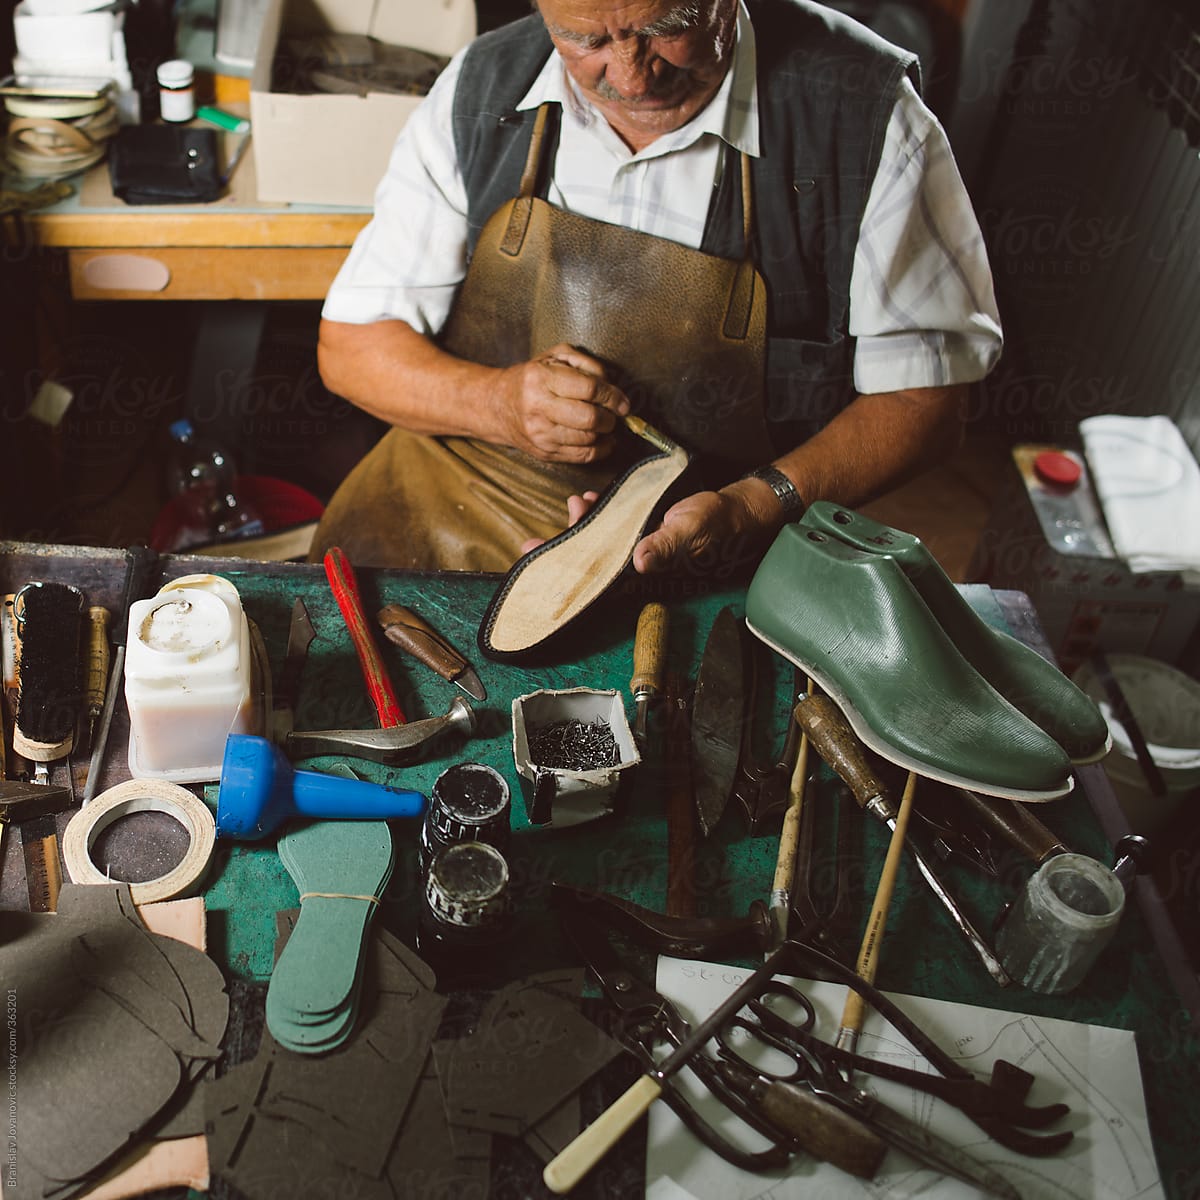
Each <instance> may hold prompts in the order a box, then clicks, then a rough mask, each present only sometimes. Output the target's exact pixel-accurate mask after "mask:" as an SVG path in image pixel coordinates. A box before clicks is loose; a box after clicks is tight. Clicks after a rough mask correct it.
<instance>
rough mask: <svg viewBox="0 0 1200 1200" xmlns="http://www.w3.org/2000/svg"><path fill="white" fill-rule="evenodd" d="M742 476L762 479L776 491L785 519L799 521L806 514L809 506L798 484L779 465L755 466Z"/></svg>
mask: <svg viewBox="0 0 1200 1200" xmlns="http://www.w3.org/2000/svg"><path fill="white" fill-rule="evenodd" d="M742 478H743V479H761V480H762V481H763V483H765V484H766V485H767V486H768V487H769V488H770V489H771V491H773V492H774V493H775V498H776V499H777V500H778V501H779V503H780V506H781V507H782V508H783V519H784V520H785V521H798V520H799V519H800V518H801V517H802V516H803V515H804V510H805V509H806V508H807V507H808V505H807V504H805V502H804V497H803V496H801V495H800V493H799V492H798V491H797V490H796V485H795V484H794V483H793V482H792V481H791V480H790V479H789V478H788V477H787V476H786V475H785V474H784V473H783V472H782V471H781V470H780V469H779V468H778V467H772V466H765V467H755V468H754V470H753V471H747V472H746V474H745V475H743V476H742Z"/></svg>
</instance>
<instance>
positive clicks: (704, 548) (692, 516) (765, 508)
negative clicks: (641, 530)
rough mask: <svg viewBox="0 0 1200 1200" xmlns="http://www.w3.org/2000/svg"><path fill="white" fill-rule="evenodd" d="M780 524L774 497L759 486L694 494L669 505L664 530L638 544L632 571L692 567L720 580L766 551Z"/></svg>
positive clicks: (741, 484) (744, 485) (742, 483)
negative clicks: (723, 573) (719, 576)
mask: <svg viewBox="0 0 1200 1200" xmlns="http://www.w3.org/2000/svg"><path fill="white" fill-rule="evenodd" d="M781 523H782V518H781V512H780V509H779V502H778V501H777V500H776V499H775V496H774V493H773V492H771V490H770V488H768V487H766V485H765V484H763V485H761V486H760V483H759V481H757V480H754V481H751V480H738V481H737V482H736V483H731V484H729V485H728V486H727V487H724V488H722V489H721V490H720V491H719V492H696V493H695V494H694V495H691V496H686V497H684V499H682V500H680V501H679V502H678V503H676V504H673V505H671V507H670V508H669V509H667V511H666V514H665V515H664V516H663V520H662V524H661V525H660V526H659V527H658V528H657V529H655V530H653V531H652V532H651V533H648V534H646V536H645V537H644V538H642V540H641V541H640V542H638V544H637V545H636V546H635V547H634V550H633V568H634V570H635V571H638V572H639V573H640V574H643V575H649V574H653V573H654V572H657V571H669V570H672V569H676V570H677V569H681V568H684V567H688V566H693V567H695V568H696V569H698V570H700V571H702V572H704V573H705V574H708V573H714V574H721V573H722V572H724V571H728V570H733V569H736V568H737V567H738V566H739V565H742V564H745V563H746V562H747V561H749V559H750V557H751V556H754V555H758V554H761V553H762V552H763V551H764V550H766V548H767V546H768V545H769V544H770V540H771V538H772V537H774V535H775V534H776V533H777V532H778V531H779V527H780V525H781Z"/></svg>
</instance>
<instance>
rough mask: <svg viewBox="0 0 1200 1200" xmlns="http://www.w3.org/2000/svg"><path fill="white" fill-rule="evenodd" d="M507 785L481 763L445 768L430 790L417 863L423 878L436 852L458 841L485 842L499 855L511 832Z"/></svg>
mask: <svg viewBox="0 0 1200 1200" xmlns="http://www.w3.org/2000/svg"><path fill="white" fill-rule="evenodd" d="M511 807H512V805H511V800H510V796H509V788H508V783H507V781H506V780H505V778H504V776H503V775H501V774H500V772H499V771H495V770H493V769H492V768H491V767H489V766H485V765H484V764H483V763H475V762H468V763H457V764H455V765H454V766H452V767H447V768H446V770H444V771H443V772H442V773H441V774H440V775H439V776H438V777H437V779H436V780H434V784H433V787H432V788H431V789H430V795H429V808H428V809H427V810H426V813H425V820H424V822H423V824H422V826H421V837H420V843H419V847H418V862H419V865H420V868H421V874H422V875H425V874H426V873H427V872H428V870H429V868H430V864H431V863H432V862H433V859H434V857H435V856H436V855H437V853H438V851H440V850H442V849H444V848H445V847H447V846H452V845H454V844H456V843H458V842H485V843H487V844H488V845H491V846H495V847H496V849H497V850H499V851H500V852H501V853H502V854H503V853H504V852H506V851H507V850H508V843H509V835H510V833H511V826H510V811H511Z"/></svg>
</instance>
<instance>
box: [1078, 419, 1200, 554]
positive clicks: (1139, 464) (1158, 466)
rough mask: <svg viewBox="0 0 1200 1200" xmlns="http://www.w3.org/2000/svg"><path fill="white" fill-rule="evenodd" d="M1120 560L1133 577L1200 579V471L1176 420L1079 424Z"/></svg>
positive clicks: (1087, 420)
mask: <svg viewBox="0 0 1200 1200" xmlns="http://www.w3.org/2000/svg"><path fill="white" fill-rule="evenodd" d="M1079 433H1080V436H1081V437H1082V439H1083V449H1084V453H1085V454H1086V455H1087V460H1088V467H1089V469H1090V471H1091V474H1092V483H1093V485H1094V486H1095V489H1096V495H1097V496H1098V497H1099V498H1100V507H1101V509H1102V510H1103V511H1104V520H1105V522H1106V523H1107V524H1108V531H1109V533H1110V534H1111V535H1112V541H1113V547H1114V549H1115V550H1116V552H1117V555H1118V557H1120V558H1121V559H1123V560H1124V562H1125V563H1126V565H1127V566H1128V567H1129V569H1130V570H1131V571H1133V572H1134V573H1140V572H1143V571H1184V572H1189V573H1190V572H1200V465H1197V463H1196V458H1195V455H1193V454H1192V452H1191V450H1190V449H1189V448H1188V444H1187V442H1185V441H1184V439H1183V434H1182V433H1180V432H1179V428H1178V426H1176V424H1175V422H1174V421H1172V420H1171V418H1170V417H1163V416H1157V417H1126V416H1117V415H1104V416H1098V417H1087V418H1085V419H1084V420H1082V421H1080V422H1079Z"/></svg>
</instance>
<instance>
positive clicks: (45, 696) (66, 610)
mask: <svg viewBox="0 0 1200 1200" xmlns="http://www.w3.org/2000/svg"><path fill="white" fill-rule="evenodd" d="M19 604H20V612H19V614H18V617H19V621H20V626H19V630H20V639H21V670H20V676H19V687H18V691H17V722H16V724H17V728H16V731H15V734H14V742H15V741H17V740H19V741H20V742H21V743H23V745H24V746H25V748H26V749H25V750H23V751H18V752H19V753H23V754H25V757H29V758H33V759H34V761H39V762H46V761H50V759H51V758H56V757H61V756H62V755H63V754H66V753H68V752H69V751H70V749H71V745H72V743H73V741H74V735H75V726H76V723H77V722H78V720H79V709H80V705H81V703H82V699H83V689H82V680H81V672H80V656H79V639H80V634H81V630H82V627H83V594H82V593H81V592H80V591H79V589H78V588H73V587H70V586H68V585H67V584H63V583H35V584H30V585H29V586H27V587H25V588H23V589H22V590H21V593H20V601H19ZM15 748H16V747H15V745H14V749H15ZM56 750H57V751H58V752H57V753H55V751H56Z"/></svg>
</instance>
